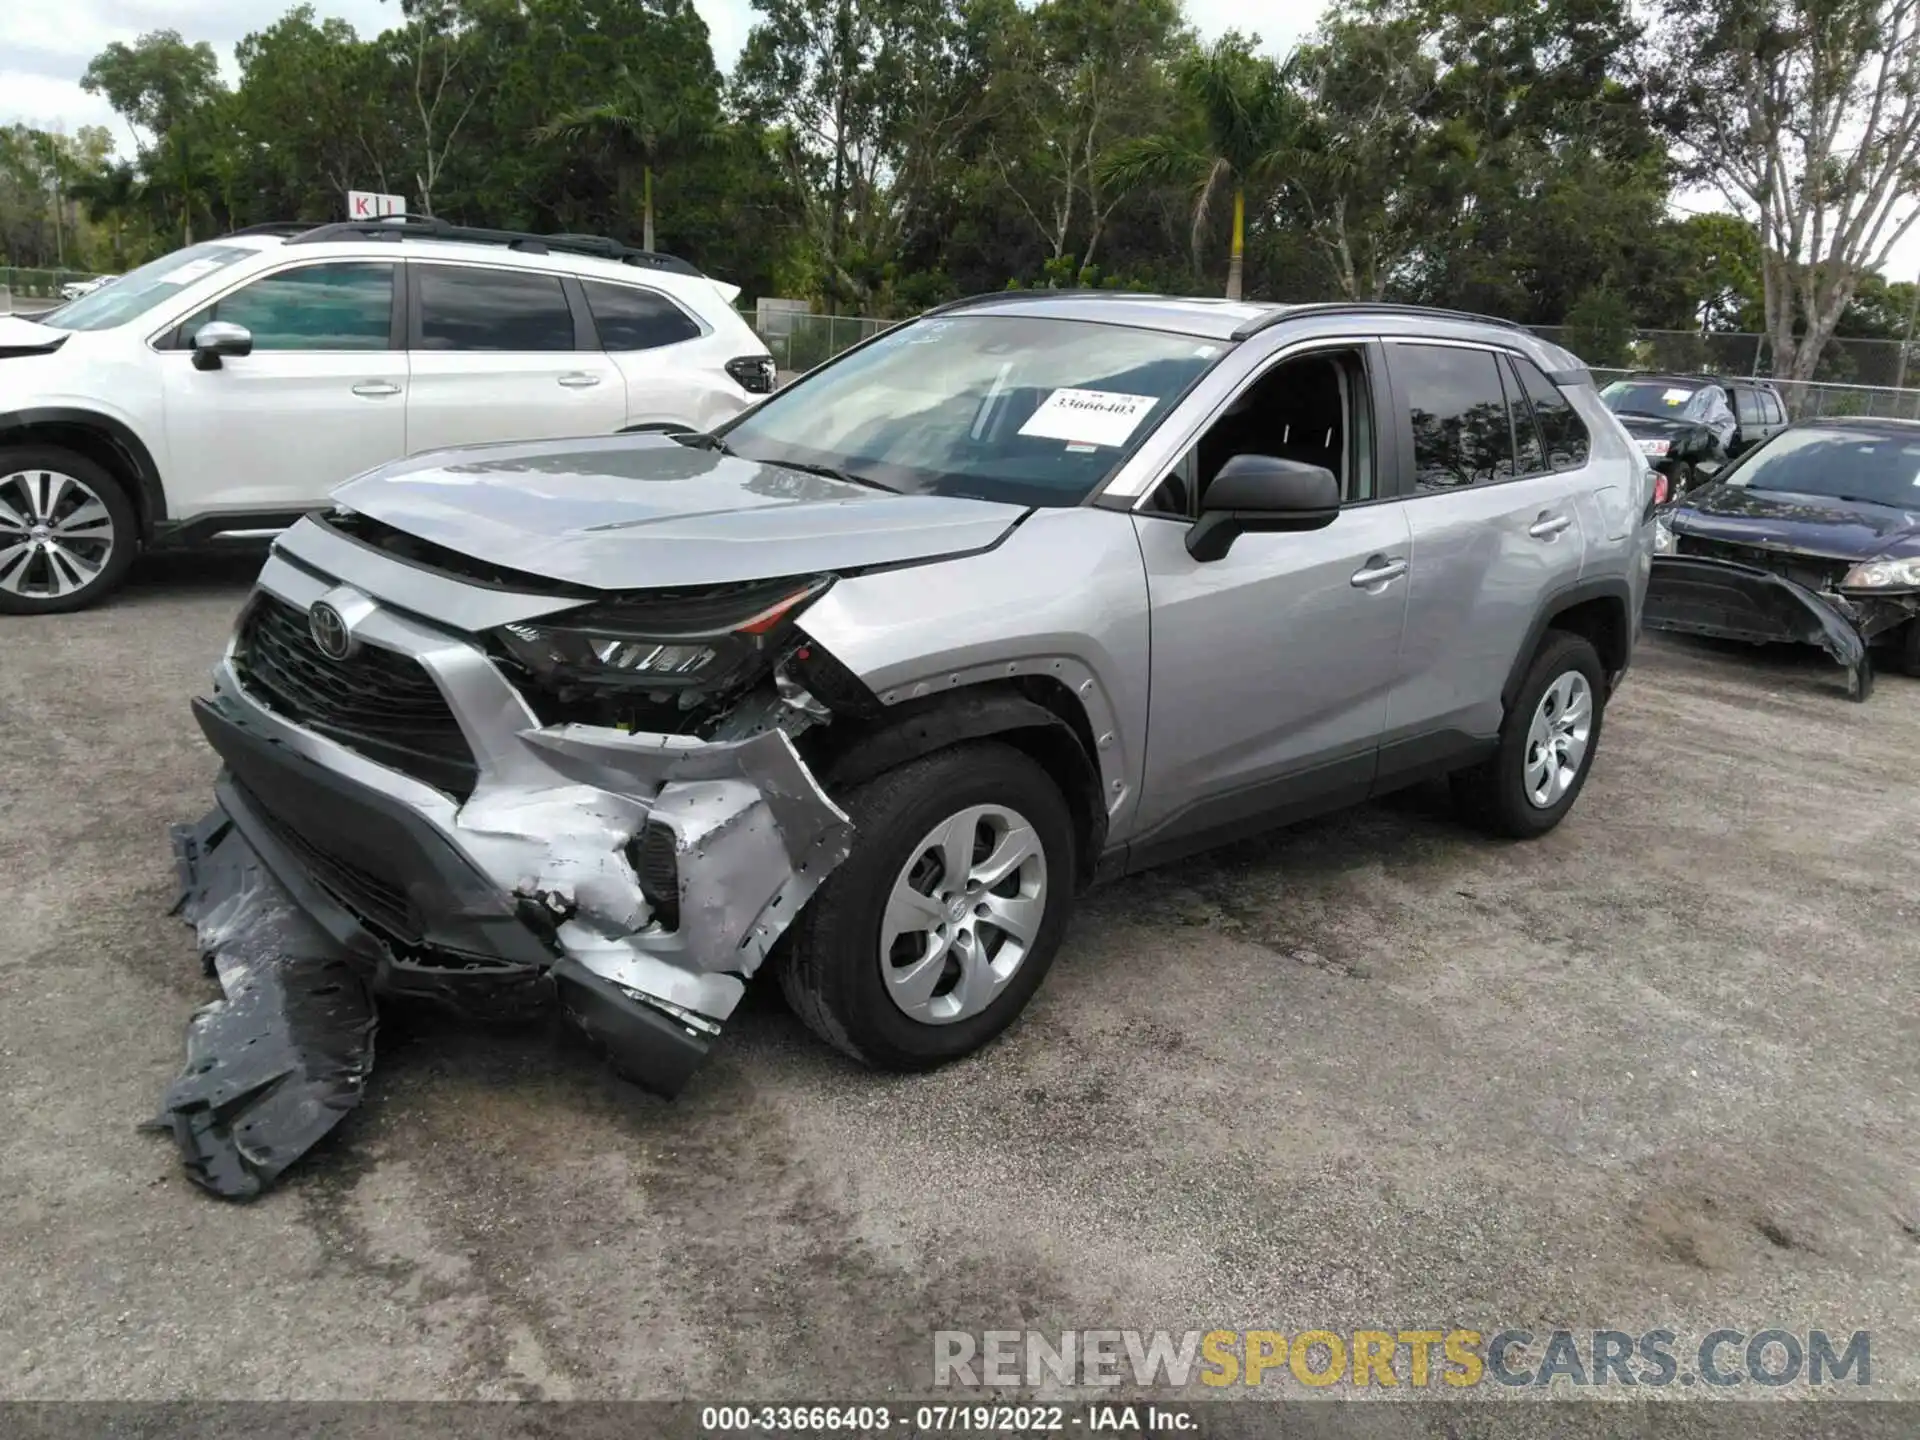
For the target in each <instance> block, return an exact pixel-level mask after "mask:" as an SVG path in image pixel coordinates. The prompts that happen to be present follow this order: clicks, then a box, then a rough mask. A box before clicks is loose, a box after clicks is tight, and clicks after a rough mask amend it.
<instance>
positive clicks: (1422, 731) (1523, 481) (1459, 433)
mask: <svg viewBox="0 0 1920 1440" xmlns="http://www.w3.org/2000/svg"><path fill="white" fill-rule="evenodd" d="M1386 350H1387V355H1388V361H1389V364H1390V366H1391V368H1392V374H1393V388H1394V397H1395V411H1396V420H1397V422H1398V424H1399V426H1400V429H1401V435H1402V437H1403V441H1404V446H1403V453H1405V454H1407V455H1408V456H1410V457H1411V468H1412V475H1411V496H1410V498H1409V499H1408V501H1407V502H1406V506H1405V508H1406V512H1407V520H1408V524H1409V526H1410V528H1411V532H1412V547H1413V555H1412V562H1411V565H1410V567H1409V573H1408V579H1409V590H1408V597H1407V631H1406V643H1405V645H1404V646H1403V647H1402V651H1401V673H1400V677H1399V681H1398V683H1397V684H1396V686H1395V688H1394V691H1393V693H1392V695H1391V696H1390V697H1389V699H1388V705H1387V731H1386V740H1385V744H1384V745H1383V747H1382V757H1381V771H1382V777H1381V778H1382V782H1383V784H1384V783H1387V782H1389V781H1390V779H1391V774H1390V772H1391V771H1393V770H1394V769H1395V768H1396V767H1397V766H1398V765H1400V764H1401V763H1402V762H1404V765H1405V767H1406V768H1408V769H1414V768H1419V767H1420V766H1421V765H1422V764H1423V763H1426V762H1430V761H1431V760H1432V759H1433V758H1434V755H1435V751H1436V747H1439V746H1443V745H1446V744H1450V743H1451V744H1457V745H1460V746H1461V747H1463V748H1467V747H1470V745H1471V743H1472V742H1473V741H1476V740H1484V739H1486V738H1487V737H1490V736H1492V735H1495V734H1497V733H1498V731H1499V728H1500V721H1501V716H1502V706H1501V698H1500V697H1501V691H1502V690H1503V689H1504V687H1505V685H1506V682H1507V678H1508V674H1509V672H1510V671H1511V670H1512V668H1513V665H1514V662H1515V660H1516V658H1517V657H1518V656H1519V653H1520V650H1521V648H1522V647H1523V646H1524V645H1525V644H1526V643H1527V639H1528V635H1529V633H1530V631H1531V628H1532V624H1533V620H1534V617H1535V615H1537V614H1538V613H1539V609H1540V606H1541V604H1542V602H1543V601H1544V599H1545V598H1546V597H1547V596H1548V595H1549V594H1551V593H1552V592H1554V591H1556V590H1559V589H1562V588H1565V587H1568V586H1571V585H1573V584H1575V583H1576V582H1577V581H1578V580H1579V578H1580V571H1581V567H1582V562H1583V558H1584V547H1585V536H1584V532H1583V529H1582V519H1581V511H1582V509H1583V508H1590V507H1583V506H1582V504H1581V500H1582V493H1583V491H1585V490H1586V489H1588V488H1589V485H1590V479H1591V477H1590V476H1589V475H1588V473H1587V455H1586V453H1585V449H1584V447H1582V448H1581V449H1580V450H1578V451H1577V452H1576V451H1569V450H1568V448H1567V441H1566V439H1565V438H1564V437H1562V438H1561V439H1560V443H1559V446H1558V448H1556V449H1553V450H1551V451H1550V450H1549V447H1548V444H1547V442H1546V440H1545V438H1543V437H1542V435H1541V433H1540V429H1539V427H1538V426H1537V425H1536V424H1535V423H1534V421H1533V418H1532V411H1531V409H1530V408H1529V406H1528V404H1527V402H1526V400H1525V399H1524V398H1523V396H1522V394H1521V383H1520V381H1519V379H1518V377H1517V374H1516V372H1515V371H1514V370H1513V368H1512V367H1511V366H1510V365H1509V364H1508V363H1507V362H1506V359H1505V352H1502V351H1496V350H1493V349H1491V348H1487V347H1482V346H1477V345H1471V344H1465V343H1458V342H1446V343H1441V342H1436V341H1424V340H1423V341H1394V342H1391V343H1389V344H1388V345H1387V347H1386ZM1576 418H1577V417H1576ZM1516 422H1517V423H1516Z"/></svg>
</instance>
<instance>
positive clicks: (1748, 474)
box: [1723, 429, 1920, 510]
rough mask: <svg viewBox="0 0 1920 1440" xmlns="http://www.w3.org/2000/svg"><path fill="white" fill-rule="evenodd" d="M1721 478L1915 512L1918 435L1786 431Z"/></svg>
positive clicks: (1919, 481) (1918, 502) (1918, 504)
mask: <svg viewBox="0 0 1920 1440" xmlns="http://www.w3.org/2000/svg"><path fill="white" fill-rule="evenodd" d="M1723 478H1724V479H1725V480H1726V482H1727V483H1728V484H1729V485H1740V486H1744V487H1745V488H1746V489H1749V490H1766V491H1769V492H1772V491H1788V492H1791V493H1792V494H1795V495H1827V496H1831V497H1832V498H1834V499H1836V500H1867V501H1871V502H1873V503H1874V504H1877V505H1893V506H1897V507H1899V508H1900V509H1902V510H1914V509H1920V430H1916V431H1915V432H1914V433H1913V434H1911V435H1888V434H1885V433H1882V432H1876V431H1873V430H1826V429H1821V430H1787V431H1783V432H1782V433H1781V434H1780V435H1779V436H1777V437H1776V438H1775V439H1773V440H1772V441H1770V442H1769V443H1768V444H1765V445H1763V446H1761V447H1760V448H1759V449H1758V450H1754V451H1751V452H1750V453H1749V454H1747V455H1746V456H1744V457H1742V460H1741V462H1740V463H1739V464H1737V465H1735V466H1734V467H1733V468H1732V469H1730V470H1728V471H1727V473H1726V475H1725V476H1724V477H1723Z"/></svg>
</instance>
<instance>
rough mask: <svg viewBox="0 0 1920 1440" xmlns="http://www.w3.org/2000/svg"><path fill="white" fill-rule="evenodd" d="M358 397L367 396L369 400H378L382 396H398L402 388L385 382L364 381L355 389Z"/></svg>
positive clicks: (354, 391)
mask: <svg viewBox="0 0 1920 1440" xmlns="http://www.w3.org/2000/svg"><path fill="white" fill-rule="evenodd" d="M353 393H354V394H356V395H365V396H367V397H368V398H369V399H378V398H379V397H380V396H382V395H398V394H399V393H400V387H399V386H398V385H394V384H390V383H389V382H387V381H385V380H362V381H361V382H360V383H359V384H358V385H356V386H354V387H353Z"/></svg>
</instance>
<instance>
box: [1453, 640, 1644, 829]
mask: <svg viewBox="0 0 1920 1440" xmlns="http://www.w3.org/2000/svg"><path fill="white" fill-rule="evenodd" d="M1606 693H1607V690H1606V675H1605V672H1604V671H1603V670H1602V669H1601V667H1600V656H1599V654H1598V653H1597V652H1596V651H1595V650H1594V648H1593V645H1592V644H1591V642H1589V641H1587V640H1586V639H1584V638H1583V637H1581V636H1579V635H1572V634H1568V633H1567V632H1566V631H1564V630H1554V631H1549V632H1548V634H1547V638H1546V641H1545V642H1544V643H1543V644H1542V645H1541V647H1540V650H1539V653H1538V654H1537V655H1535V656H1534V661H1533V664H1532V666H1531V667H1529V669H1528V670H1527V678H1526V680H1525V681H1524V682H1523V683H1522V684H1521V686H1520V693H1519V694H1518V695H1516V696H1515V697H1514V702H1513V705H1512V706H1511V707H1510V708H1509V709H1508V711H1507V718H1506V720H1505V722H1504V723H1503V724H1502V725H1501V727H1500V746H1499V749H1497V750H1496V751H1495V752H1494V754H1493V758H1492V759H1490V760H1488V761H1487V762H1486V763H1485V764H1484V765H1481V766H1478V767H1477V768H1475V769H1473V770H1468V771H1463V772H1461V773H1460V774H1457V775H1455V776H1454V777H1453V790H1454V797H1455V799H1456V800H1457V801H1458V802H1459V804H1460V807H1461V809H1462V810H1463V811H1465V812H1466V814H1467V815H1468V816H1469V817H1470V818H1471V819H1473V820H1475V821H1476V822H1478V823H1479V824H1480V825H1482V826H1483V827H1484V828H1486V829H1488V830H1490V831H1492V832H1493V833H1495V834H1497V835H1507V836H1511V837H1513V838H1514V839H1517V840H1526V839H1531V838H1532V837H1534V836H1536V835H1544V834H1546V833H1547V831H1549V830H1551V829H1553V827H1554V826H1556V825H1558V824H1559V823H1560V822H1561V820H1563V819H1564V818H1566V814H1567V811H1569V810H1571V809H1572V808H1573V802H1574V801H1575V800H1576V799H1578V798H1579V795H1580V790H1581V788H1582V787H1583V786H1584V785H1585V784H1586V783H1587V773H1588V771H1589V770H1591V769H1592V768H1593V757H1594V754H1595V752H1596V751H1598V750H1599V748H1600V722H1601V719H1602V717H1603V714H1604V712H1605V707H1606Z"/></svg>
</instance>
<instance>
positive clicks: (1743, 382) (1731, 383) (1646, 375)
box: [1621, 370, 1773, 390]
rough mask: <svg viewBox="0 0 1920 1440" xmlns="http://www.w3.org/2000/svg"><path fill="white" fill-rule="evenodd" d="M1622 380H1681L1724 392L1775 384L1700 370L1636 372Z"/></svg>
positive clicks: (1760, 388) (1767, 388)
mask: <svg viewBox="0 0 1920 1440" xmlns="http://www.w3.org/2000/svg"><path fill="white" fill-rule="evenodd" d="M1621 378H1622V379H1624V380H1681V381H1685V382H1686V383H1687V384H1690V385H1718V386H1720V387H1721V388H1722V389H1723V390H1731V389H1735V388H1745V389H1749V390H1771V389H1773V382H1772V381H1770V380H1761V379H1757V378H1755V377H1753V376H1750V375H1710V374H1708V373H1706V372H1705V371H1700V370H1635V371H1632V372H1631V373H1629V374H1627V375H1624V376H1622V377H1621Z"/></svg>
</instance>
